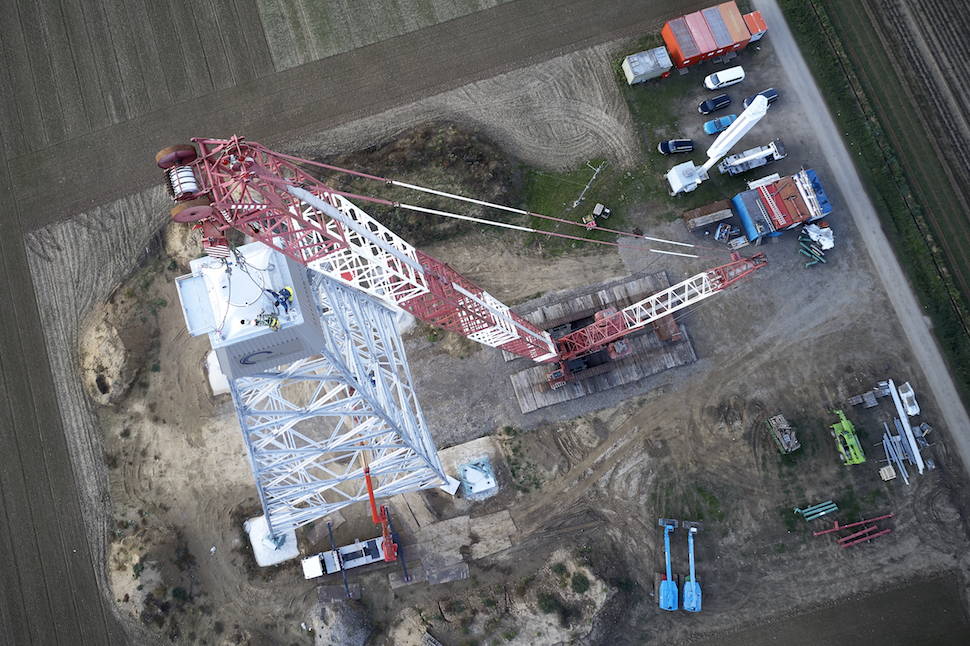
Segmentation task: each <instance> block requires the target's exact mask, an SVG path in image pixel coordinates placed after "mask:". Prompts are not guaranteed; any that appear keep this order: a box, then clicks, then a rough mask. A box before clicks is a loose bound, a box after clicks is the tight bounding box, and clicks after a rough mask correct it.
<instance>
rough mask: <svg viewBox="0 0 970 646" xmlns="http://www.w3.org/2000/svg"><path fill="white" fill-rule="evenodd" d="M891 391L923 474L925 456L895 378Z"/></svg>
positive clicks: (917, 464) (917, 466)
mask: <svg viewBox="0 0 970 646" xmlns="http://www.w3.org/2000/svg"><path fill="white" fill-rule="evenodd" d="M889 392H890V393H891V394H892V396H893V403H894V404H896V412H897V413H899V421H900V422H902V423H903V431H905V433H906V441H907V442H909V446H910V448H911V449H912V450H913V456H914V457H915V458H916V470H917V471H919V473H920V475H922V474H923V467H924V465H923V456H922V455H920V452H919V446H918V445H917V444H916V438H915V437H913V428H912V427H911V426H910V425H909V414H908V413H907V412H906V409H905V408H903V402H902V400H901V399H900V398H899V391H897V390H896V384H895V383H893V380H892V379H890V380H889Z"/></svg>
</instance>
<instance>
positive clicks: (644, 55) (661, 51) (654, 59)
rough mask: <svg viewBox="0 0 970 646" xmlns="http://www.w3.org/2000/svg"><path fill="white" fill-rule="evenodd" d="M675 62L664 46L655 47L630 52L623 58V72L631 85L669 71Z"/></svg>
mask: <svg viewBox="0 0 970 646" xmlns="http://www.w3.org/2000/svg"><path fill="white" fill-rule="evenodd" d="M673 66H674V64H673V63H672V62H671V61H670V55H669V54H668V53H667V49H666V48H664V47H654V48H653V49H648V50H647V51H645V52H637V53H636V54H630V55H629V56H627V57H626V58H624V59H623V65H622V68H623V74H624V75H625V76H626V82H627V83H629V84H630V85H633V84H634V83H643V82H644V81H649V80H650V79H655V78H657V77H659V76H663V75H664V74H666V73H668V72H669V71H670V69H671V68H672V67H673Z"/></svg>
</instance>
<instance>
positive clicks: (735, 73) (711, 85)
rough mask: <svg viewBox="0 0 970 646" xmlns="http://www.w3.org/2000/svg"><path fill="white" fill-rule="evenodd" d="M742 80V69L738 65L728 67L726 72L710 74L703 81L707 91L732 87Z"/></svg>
mask: <svg viewBox="0 0 970 646" xmlns="http://www.w3.org/2000/svg"><path fill="white" fill-rule="evenodd" d="M743 80H744V68H743V67H741V66H740V65H738V66H737V67H729V68H727V69H726V70H721V71H720V72H715V73H713V74H711V75H710V76H708V77H707V78H706V79H704V87H706V88H707V89H708V90H720V89H721V88H722V87H727V86H729V85H734V84H735V83H740V82H741V81H743Z"/></svg>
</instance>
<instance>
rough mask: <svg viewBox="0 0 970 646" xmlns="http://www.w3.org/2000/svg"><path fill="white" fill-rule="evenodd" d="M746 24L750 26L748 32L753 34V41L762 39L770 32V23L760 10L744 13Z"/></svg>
mask: <svg viewBox="0 0 970 646" xmlns="http://www.w3.org/2000/svg"><path fill="white" fill-rule="evenodd" d="M744 24H745V26H746V27H747V28H748V33H749V34H751V42H752V43H753V42H755V41H759V40H761V39H762V37H764V35H765V34H766V33H768V25H767V23H765V19H764V18H762V17H761V12H760V11H752V12H751V13H746V14H744Z"/></svg>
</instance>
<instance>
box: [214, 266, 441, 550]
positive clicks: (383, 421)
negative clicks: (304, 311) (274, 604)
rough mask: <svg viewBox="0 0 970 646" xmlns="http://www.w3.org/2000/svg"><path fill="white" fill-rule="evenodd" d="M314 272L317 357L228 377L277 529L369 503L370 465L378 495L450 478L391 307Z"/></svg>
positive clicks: (267, 510) (267, 509)
mask: <svg viewBox="0 0 970 646" xmlns="http://www.w3.org/2000/svg"><path fill="white" fill-rule="evenodd" d="M310 275H311V285H312V287H313V290H314V293H315V295H316V296H317V299H318V302H317V306H318V307H319V309H320V313H321V327H322V328H323V332H324V338H325V343H324V346H323V347H322V348H320V350H319V355H318V356H313V357H307V358H303V359H300V360H298V361H295V362H293V363H291V364H289V365H286V366H282V367H280V368H278V369H275V370H272V371H264V372H261V373H258V374H256V375H252V376H246V377H238V378H236V379H234V380H233V381H232V382H231V384H230V389H231V393H232V398H233V402H234V403H235V406H236V412H237V415H238V417H239V424H240V426H241V427H242V432H243V439H244V441H245V444H246V448H247V450H248V452H249V459H250V462H251V466H252V470H253V475H254V476H255V479H256V486H257V489H258V490H259V497H260V501H261V502H262V505H263V509H264V511H265V513H266V521H267V524H268V525H269V531H270V533H271V534H272V535H277V534H278V533H280V532H284V531H288V530H293V529H296V528H297V527H300V526H302V525H305V524H307V523H310V522H312V521H314V520H316V519H318V518H321V517H323V516H327V515H329V514H331V513H332V512H334V511H336V510H338V509H340V508H342V507H345V506H347V505H350V504H353V503H355V502H364V501H367V500H369V495H368V491H367V486H366V483H365V478H364V468H365V466H369V469H370V474H371V479H372V481H373V482H374V495H375V496H378V497H383V496H393V495H395V494H398V493H403V492H406V491H414V490H416V489H425V488H430V487H435V486H439V485H441V484H443V483H444V481H445V474H444V471H443V469H442V467H441V463H440V461H439V459H438V455H437V452H436V450H435V446H434V443H433V441H432V439H431V434H430V432H429V430H428V426H427V424H426V422H425V420H424V415H423V414H422V412H421V407H420V405H419V404H418V400H417V396H416V395H415V392H414V388H413V386H412V377H411V371H410V369H409V367H408V363H407V357H406V356H405V353H404V345H403V342H402V339H401V336H400V333H399V332H398V329H397V327H396V321H395V319H396V315H395V312H393V311H392V310H390V309H389V308H388V307H386V306H385V305H383V304H381V303H380V302H378V301H376V300H375V299H373V298H369V297H367V296H365V295H364V294H362V293H360V292H359V291H357V290H355V289H353V288H349V287H346V286H344V285H342V284H340V283H339V282H337V281H335V280H333V279H330V278H328V277H326V276H323V275H320V274H316V273H311V274H310Z"/></svg>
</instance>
